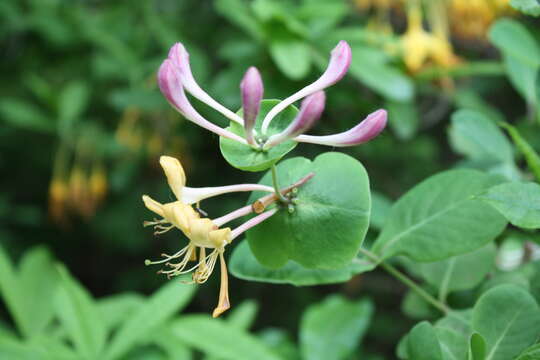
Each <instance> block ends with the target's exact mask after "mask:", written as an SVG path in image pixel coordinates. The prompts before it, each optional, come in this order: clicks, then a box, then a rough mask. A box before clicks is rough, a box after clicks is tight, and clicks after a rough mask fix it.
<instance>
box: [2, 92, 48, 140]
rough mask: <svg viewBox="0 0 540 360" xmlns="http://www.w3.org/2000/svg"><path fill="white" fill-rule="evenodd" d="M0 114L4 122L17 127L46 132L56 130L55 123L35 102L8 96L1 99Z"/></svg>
mask: <svg viewBox="0 0 540 360" xmlns="http://www.w3.org/2000/svg"><path fill="white" fill-rule="evenodd" d="M0 115H2V120H3V121H4V122H6V123H7V124H9V125H12V126H15V127H20V128H23V129H27V130H33V131H39V132H45V133H51V132H54V130H55V123H54V122H53V121H52V120H51V119H49V118H48V117H47V116H46V115H45V114H43V112H42V111H41V110H40V109H39V108H38V107H36V106H35V105H34V104H32V103H30V102H27V101H24V100H20V99H16V98H6V97H5V98H3V99H1V100H0Z"/></svg>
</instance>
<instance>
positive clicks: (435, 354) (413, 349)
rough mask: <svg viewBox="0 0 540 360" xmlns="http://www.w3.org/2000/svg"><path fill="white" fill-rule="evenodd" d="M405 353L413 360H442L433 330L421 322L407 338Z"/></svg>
mask: <svg viewBox="0 0 540 360" xmlns="http://www.w3.org/2000/svg"><path fill="white" fill-rule="evenodd" d="M407 353H408V355H409V358H410V359H414V360H443V356H442V352H441V345H440V343H439V339H438V338H437V333H436V332H435V328H434V327H433V326H432V325H431V324H430V323H428V322H427V321H422V322H421V323H419V324H417V325H416V326H415V327H413V328H412V330H411V332H410V333H409V335H408V336H407Z"/></svg>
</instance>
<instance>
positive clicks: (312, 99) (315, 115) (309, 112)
mask: <svg viewBox="0 0 540 360" xmlns="http://www.w3.org/2000/svg"><path fill="white" fill-rule="evenodd" d="M325 101H326V95H324V91H322V90H319V91H317V92H316V93H314V94H312V95H309V96H308V97H306V98H305V99H304V101H302V105H301V106H300V112H299V113H298V115H297V116H296V117H295V118H294V120H293V121H292V122H291V123H290V125H289V126H287V128H286V129H285V130H283V131H282V132H280V133H279V134H275V135H272V136H270V138H269V139H268V140H267V141H266V143H265V144H264V147H263V149H269V148H271V147H272V146H276V145H278V144H279V143H281V142H283V141H285V140H287V139H291V138H294V137H296V136H298V135H300V134H302V133H304V132H306V131H307V130H309V129H310V128H311V127H312V126H313V124H315V122H316V121H317V120H319V118H320V117H321V114H322V112H323V110H324V103H325Z"/></svg>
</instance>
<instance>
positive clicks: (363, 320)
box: [300, 295, 373, 360]
mask: <svg viewBox="0 0 540 360" xmlns="http://www.w3.org/2000/svg"><path fill="white" fill-rule="evenodd" d="M372 314H373V305H372V303H371V302H370V301H368V300H361V301H356V302H351V301H348V300H346V299H345V298H343V297H341V296H339V295H333V296H329V297H327V298H326V299H325V300H324V301H322V302H321V303H319V304H315V305H311V306H310V307H309V308H308V309H307V310H306V312H305V313H304V314H303V315H302V320H301V321H300V347H301V351H302V355H303V356H302V358H303V359H306V360H319V359H321V360H341V359H348V358H349V356H350V355H351V354H352V353H353V351H354V350H355V349H356V347H357V346H358V343H359V342H360V339H361V338H362V336H363V335H364V333H365V332H366V330H367V327H368V326H369V323H370V322H371V316H372ZM328 339H336V340H337V339H339V341H335V342H333V345H332V346H328Z"/></svg>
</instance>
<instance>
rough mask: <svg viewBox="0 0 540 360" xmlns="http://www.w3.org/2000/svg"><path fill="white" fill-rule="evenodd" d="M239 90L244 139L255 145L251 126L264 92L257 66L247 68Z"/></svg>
mask: <svg viewBox="0 0 540 360" xmlns="http://www.w3.org/2000/svg"><path fill="white" fill-rule="evenodd" d="M240 91H241V94H242V109H243V113H244V129H245V132H246V140H247V142H248V143H249V144H251V145H255V139H254V137H253V128H254V127H255V120H256V119H257V115H258V114H259V110H260V108H261V101H262V99H263V93H264V87H263V82H262V79H261V74H260V73H259V70H257V68H255V67H253V66H252V67H250V68H249V69H248V71H247V72H246V74H245V75H244V78H243V79H242V82H241V83H240Z"/></svg>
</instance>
